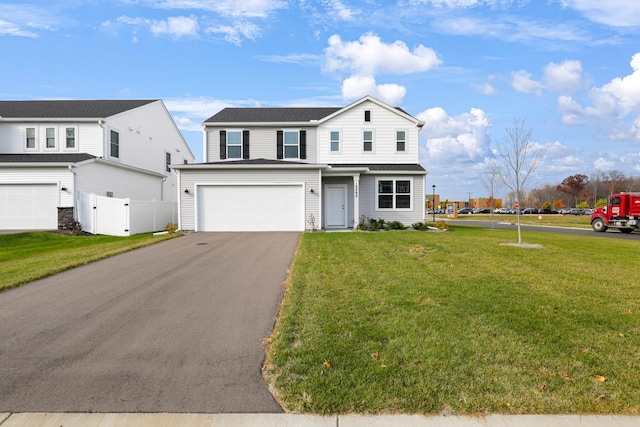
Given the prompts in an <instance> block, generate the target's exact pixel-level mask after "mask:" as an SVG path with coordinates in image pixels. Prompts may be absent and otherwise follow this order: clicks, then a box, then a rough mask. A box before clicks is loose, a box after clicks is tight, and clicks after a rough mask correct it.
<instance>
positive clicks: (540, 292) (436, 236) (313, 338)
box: [264, 227, 640, 415]
mask: <svg viewBox="0 0 640 427" xmlns="http://www.w3.org/2000/svg"><path fill="white" fill-rule="evenodd" d="M516 240H517V239H516V235H515V231H513V230H491V229H479V228H467V227H454V228H453V230H452V231H450V232H444V233H428V232H415V231H400V232H379V233H357V232H354V233H307V234H305V235H303V238H302V241H301V245H300V247H299V249H298V253H297V255H296V259H295V263H294V266H293V268H292V273H291V277H290V281H289V283H288V286H287V291H286V295H285V299H284V302H283V306H282V309H281V313H280V318H279V320H278V322H277V325H276V329H275V330H274V333H273V335H272V337H271V339H270V343H269V348H268V350H267V352H268V355H267V361H266V364H265V372H264V374H265V378H266V379H267V381H268V382H269V384H270V387H271V389H272V391H273V392H274V394H275V396H276V397H277V398H278V400H279V401H280V402H281V404H282V405H283V406H284V408H285V409H286V410H287V411H289V412H305V413H317V414H341V413H369V414H381V413H411V414H413V413H418V414H484V413H504V414H610V413H616V414H635V415H637V414H640V281H638V270H637V262H638V259H637V253H638V243H637V242H634V241H626V240H625V241H617V240H611V239H606V240H605V239H601V238H597V237H575V236H564V235H558V234H548V233H534V232H526V231H525V232H523V240H524V242H526V243H536V244H540V245H543V248H542V249H525V248H519V247H513V246H506V245H500V243H501V242H514V241H516Z"/></svg>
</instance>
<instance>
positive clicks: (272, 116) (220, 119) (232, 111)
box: [205, 107, 342, 123]
mask: <svg viewBox="0 0 640 427" xmlns="http://www.w3.org/2000/svg"><path fill="white" fill-rule="evenodd" d="M341 109H342V108H341V107H324V108H320V107H319V108H225V109H223V110H221V111H220V112H219V113H217V114H215V115H213V116H211V117H209V118H208V119H207V120H206V121H205V123H236V122H245V123H271V122H274V123H276V122H310V121H311V120H320V119H323V118H325V117H327V116H329V115H331V114H333V113H335V112H336V111H338V110H341Z"/></svg>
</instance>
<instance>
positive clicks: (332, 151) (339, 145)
mask: <svg viewBox="0 0 640 427" xmlns="http://www.w3.org/2000/svg"><path fill="white" fill-rule="evenodd" d="M334 133H337V134H338V139H337V140H334V139H333V134H334ZM341 136H342V132H340V131H339V130H330V131H329V152H330V153H340V152H341V151H342V143H341V140H340V139H341ZM334 142H335V143H337V144H338V149H337V150H334V149H333V143H334Z"/></svg>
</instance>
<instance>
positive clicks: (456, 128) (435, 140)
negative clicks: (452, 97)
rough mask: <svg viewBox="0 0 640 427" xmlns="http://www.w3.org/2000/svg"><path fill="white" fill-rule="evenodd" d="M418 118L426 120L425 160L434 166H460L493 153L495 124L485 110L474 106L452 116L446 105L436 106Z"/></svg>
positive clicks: (424, 133) (477, 160)
mask: <svg viewBox="0 0 640 427" xmlns="http://www.w3.org/2000/svg"><path fill="white" fill-rule="evenodd" d="M416 117H417V118H418V119H420V120H422V121H424V122H425V125H424V127H423V128H422V131H421V136H426V138H427V144H426V153H425V154H426V158H425V159H424V163H425V164H428V165H429V167H431V168H432V169H433V168H435V169H438V168H442V169H447V168H456V167H460V166H461V165H463V164H472V163H477V162H479V161H480V162H482V161H484V159H485V157H490V156H491V150H490V148H489V145H490V138H489V134H488V129H489V128H490V127H491V123H490V121H489V119H488V118H487V116H486V114H485V112H484V111H482V110H481V109H478V108H472V109H471V110H470V111H469V112H468V113H464V114H461V115H459V116H455V117H452V116H449V115H448V114H447V112H446V111H445V110H444V109H443V108H440V107H435V108H430V109H428V110H425V111H423V112H422V113H420V114H418V115H417V116H416Z"/></svg>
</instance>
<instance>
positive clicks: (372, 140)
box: [361, 129, 376, 153]
mask: <svg viewBox="0 0 640 427" xmlns="http://www.w3.org/2000/svg"><path fill="white" fill-rule="evenodd" d="M367 132H368V133H371V141H367V140H366V139H365V134H366V133H367ZM375 139H376V134H375V132H374V131H373V130H372V129H363V130H362V145H361V147H362V152H363V153H373V152H374V151H375ZM367 142H370V143H371V149H370V150H367V149H366V143H367Z"/></svg>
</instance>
